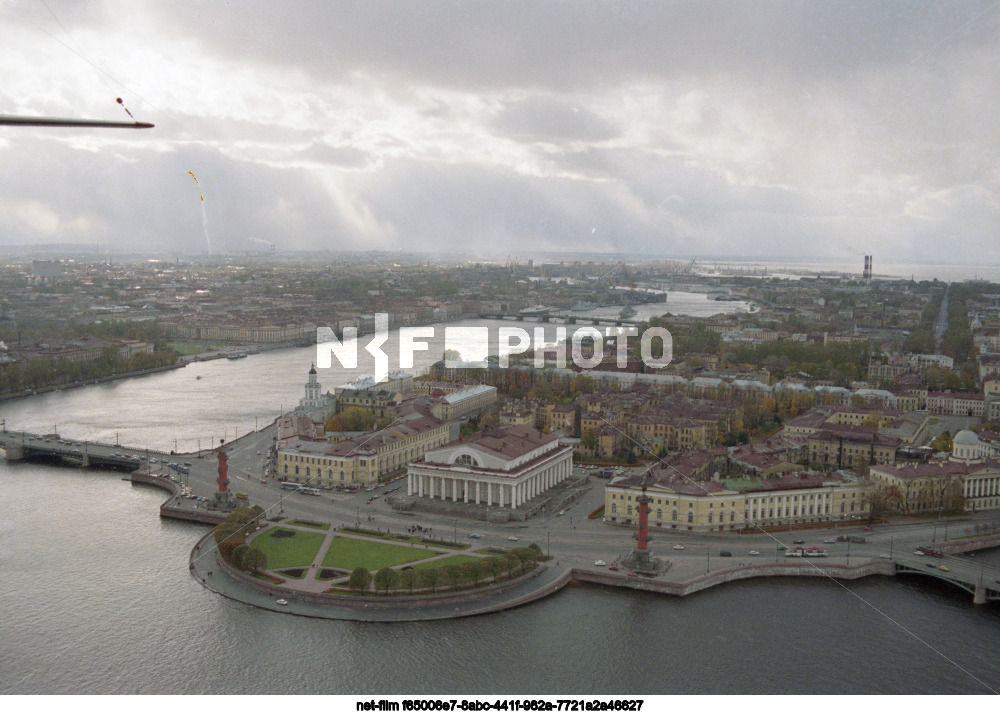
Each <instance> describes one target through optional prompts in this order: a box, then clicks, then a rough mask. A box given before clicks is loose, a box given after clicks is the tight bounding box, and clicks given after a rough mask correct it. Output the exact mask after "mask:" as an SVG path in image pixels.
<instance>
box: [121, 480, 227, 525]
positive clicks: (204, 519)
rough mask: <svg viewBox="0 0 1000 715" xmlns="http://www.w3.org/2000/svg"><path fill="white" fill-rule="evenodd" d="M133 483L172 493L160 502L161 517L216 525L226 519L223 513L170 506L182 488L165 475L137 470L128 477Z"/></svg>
mask: <svg viewBox="0 0 1000 715" xmlns="http://www.w3.org/2000/svg"><path fill="white" fill-rule="evenodd" d="M123 478H124V477H123ZM128 480H129V481H130V482H132V483H133V484H148V485H149V486H151V487H156V488H158V489H162V490H164V491H166V492H169V493H170V496H169V497H167V500H166V501H165V502H163V503H162V504H160V517H161V518H165V519H179V520H181V521H193V522H195V523H198V524H209V525H211V526H215V525H218V524H221V523H222V522H223V521H225V516H223V515H222V514H213V513H211V512H203V511H196V510H194V509H183V508H181V507H177V506H168V505H169V504H170V502H171V500H172V499H173V498H174V497H176V496H177V495H178V494H180V492H181V488H180V487H179V486H178V485H177V484H175V483H174V482H172V481H170V480H169V479H167V478H165V477H157V476H154V475H152V474H147V473H146V472H140V471H135V472H132V474H131V475H130V476H129V477H128Z"/></svg>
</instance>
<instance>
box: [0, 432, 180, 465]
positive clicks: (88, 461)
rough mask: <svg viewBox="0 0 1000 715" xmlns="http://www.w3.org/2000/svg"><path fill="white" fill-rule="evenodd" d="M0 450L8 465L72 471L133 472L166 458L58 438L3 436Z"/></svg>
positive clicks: (21, 434)
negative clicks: (47, 466)
mask: <svg viewBox="0 0 1000 715" xmlns="http://www.w3.org/2000/svg"><path fill="white" fill-rule="evenodd" d="M0 447H2V448H3V450H4V452H5V453H6V455H7V461H9V462H16V461H21V460H24V461H28V462H50V463H57V464H65V465H67V466H72V467H94V468H96V469H119V470H125V471H129V472H131V471H134V470H136V469H139V468H140V467H141V466H142V465H143V463H144V462H147V461H148V460H149V459H151V458H159V457H165V456H166V455H165V454H164V453H162V452H157V451H155V450H148V449H135V448H129V447H120V446H118V445H115V444H104V443H102V442H88V441H83V442H77V441H73V440H66V439H61V438H60V437H59V435H58V434H55V433H52V434H31V433H29V432H9V431H6V430H5V431H3V432H0Z"/></svg>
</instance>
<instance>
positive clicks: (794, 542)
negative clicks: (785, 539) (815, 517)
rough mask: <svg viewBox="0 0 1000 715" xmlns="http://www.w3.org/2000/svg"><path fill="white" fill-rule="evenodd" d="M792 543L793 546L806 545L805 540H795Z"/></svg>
mask: <svg viewBox="0 0 1000 715" xmlns="http://www.w3.org/2000/svg"><path fill="white" fill-rule="evenodd" d="M792 543H793V544H804V543H806V540H805V539H796V540H795V541H793V542H792Z"/></svg>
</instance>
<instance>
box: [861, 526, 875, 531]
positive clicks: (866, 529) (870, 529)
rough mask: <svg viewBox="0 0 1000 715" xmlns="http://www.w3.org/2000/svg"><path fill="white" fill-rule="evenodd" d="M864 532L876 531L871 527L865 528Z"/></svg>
mask: <svg viewBox="0 0 1000 715" xmlns="http://www.w3.org/2000/svg"><path fill="white" fill-rule="evenodd" d="M863 531H874V528H873V527H871V526H866V527H865V528H864V529H863Z"/></svg>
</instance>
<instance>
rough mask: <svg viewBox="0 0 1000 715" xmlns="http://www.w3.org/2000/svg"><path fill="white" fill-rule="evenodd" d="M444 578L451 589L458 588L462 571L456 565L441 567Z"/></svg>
mask: <svg viewBox="0 0 1000 715" xmlns="http://www.w3.org/2000/svg"><path fill="white" fill-rule="evenodd" d="M442 568H443V570H444V573H445V576H446V577H447V579H448V580H449V581H451V587H452V588H458V582H459V581H461V580H462V569H461V567H459V565H458V564H448V565H447V566H444V567H442Z"/></svg>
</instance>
